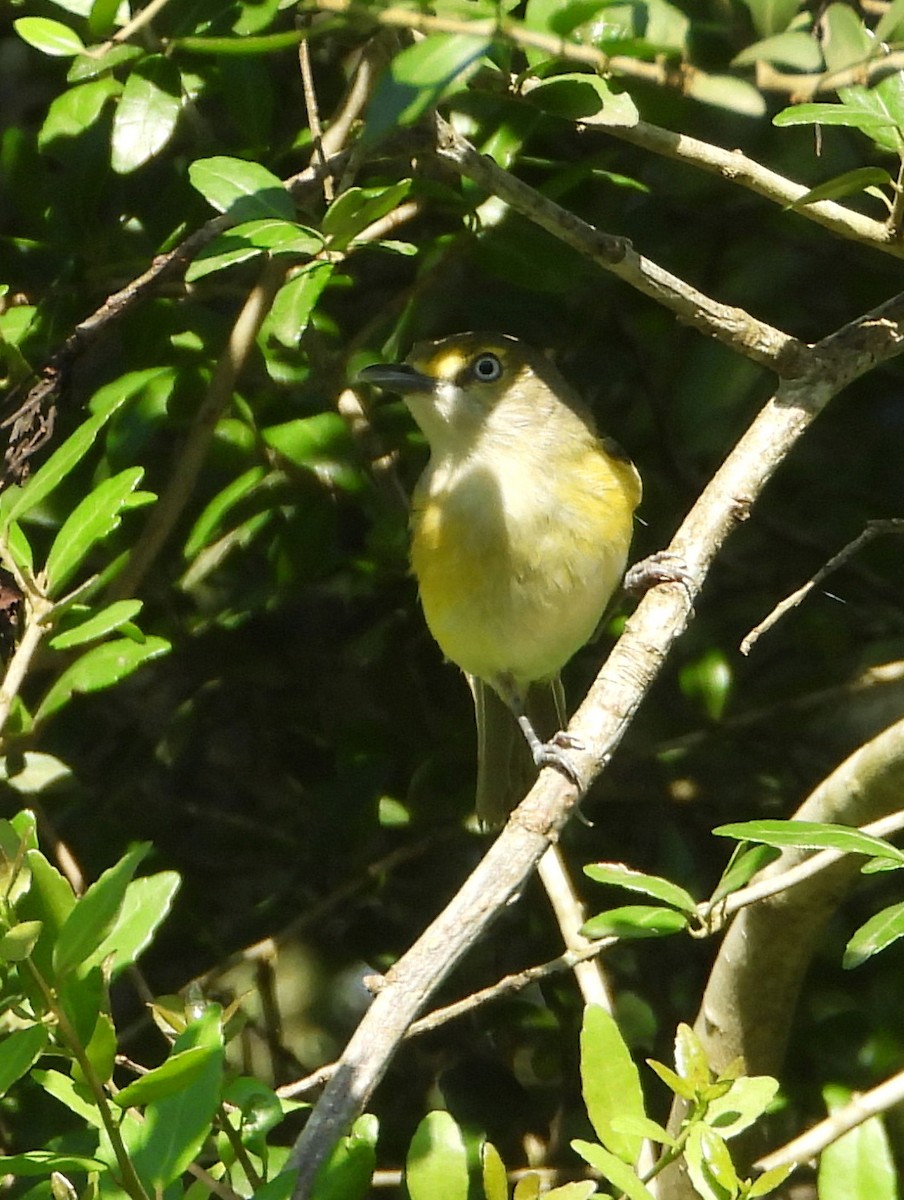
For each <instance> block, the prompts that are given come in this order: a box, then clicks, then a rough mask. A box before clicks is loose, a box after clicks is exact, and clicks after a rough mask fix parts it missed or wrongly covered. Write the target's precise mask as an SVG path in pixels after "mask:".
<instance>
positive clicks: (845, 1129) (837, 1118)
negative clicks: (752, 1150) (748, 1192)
mask: <svg viewBox="0 0 904 1200" xmlns="http://www.w3.org/2000/svg"><path fill="white" fill-rule="evenodd" d="M902 1100H904V1071H899V1072H898V1074H897V1075H892V1076H891V1078H890V1079H886V1080H885V1081H884V1083H880V1084H879V1085H878V1086H877V1087H874V1088H871V1089H870V1090H869V1091H868V1092H864V1093H863V1094H862V1095H860V1096H854V1097H852V1099H851V1100H849V1101H848V1103H847V1104H845V1105H844V1107H843V1108H839V1109H838V1110H837V1111H836V1112H833V1113H832V1114H831V1115H830V1116H828V1117H826V1119H825V1120H824V1121H820V1123H819V1124H818V1125H814V1126H813V1128H812V1129H808V1130H807V1132H806V1133H802V1134H801V1135H800V1137H796V1138H794V1139H793V1140H792V1141H790V1142H788V1143H786V1145H784V1146H781V1147H780V1148H779V1149H778V1150H773V1151H771V1152H770V1153H769V1154H766V1155H764V1156H763V1157H762V1158H761V1159H760V1160H759V1161H758V1162H756V1163H754V1167H755V1169H756V1170H758V1171H770V1170H771V1169H772V1168H773V1167H784V1166H791V1165H794V1166H797V1164H798V1163H805V1162H809V1161H810V1160H811V1159H813V1158H816V1156H817V1155H818V1154H820V1153H821V1152H822V1151H823V1150H825V1148H826V1147H827V1146H831V1145H832V1143H833V1142H837V1141H838V1139H839V1138H840V1137H842V1136H843V1135H844V1134H846V1133H849V1132H850V1130H852V1129H856V1128H857V1126H858V1125H862V1124H863V1122H864V1121H868V1120H869V1119H870V1118H871V1117H878V1116H879V1115H880V1114H881V1113H884V1112H887V1111H888V1110H889V1109H890V1108H893V1107H894V1106H895V1105H896V1104H900V1103H901V1101H902Z"/></svg>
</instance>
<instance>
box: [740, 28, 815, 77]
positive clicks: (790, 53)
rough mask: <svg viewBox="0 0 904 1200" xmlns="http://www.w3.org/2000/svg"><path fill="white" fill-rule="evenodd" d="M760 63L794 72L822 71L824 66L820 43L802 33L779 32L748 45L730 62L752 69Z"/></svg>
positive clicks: (796, 31) (811, 36)
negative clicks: (771, 64) (788, 68)
mask: <svg viewBox="0 0 904 1200" xmlns="http://www.w3.org/2000/svg"><path fill="white" fill-rule="evenodd" d="M758 62H768V63H774V64H776V65H777V66H781V67H790V68H791V69H793V70H795V71H819V70H820V69H821V68H822V65H823V62H822V51H821V50H820V48H819V42H818V41H817V40H816V38H815V37H813V35H812V34H810V33H804V32H803V31H802V30H792V31H790V32H787V33H777V34H774V35H773V36H772V37H767V38H763V40H762V41H759V42H754V43H753V44H752V45H750V46H745V47H744V49H743V50H741V51H740V53H738V54H736V55H735V56H734V58H733V59H732V60H731V65H732V66H733V67H749V66H753V64H754V63H758Z"/></svg>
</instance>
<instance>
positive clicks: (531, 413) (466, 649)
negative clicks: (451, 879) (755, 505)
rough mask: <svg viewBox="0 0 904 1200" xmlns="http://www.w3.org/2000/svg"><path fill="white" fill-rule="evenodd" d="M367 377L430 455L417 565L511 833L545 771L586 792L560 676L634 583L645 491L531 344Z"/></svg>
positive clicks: (457, 351) (431, 347) (489, 800)
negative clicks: (511, 818)
mask: <svg viewBox="0 0 904 1200" xmlns="http://www.w3.org/2000/svg"><path fill="white" fill-rule="evenodd" d="M358 378H359V380H361V381H363V382H366V383H371V384H375V385H376V386H377V387H380V388H383V389H385V390H387V391H392V392H397V393H398V394H399V395H401V396H402V398H403V399H404V401H405V403H406V404H407V406H408V408H409V409H410V411H411V414H412V416H413V417H414V419H415V421H416V422H417V424H418V425H419V426H420V428H421V430H422V432H423V433H424V436H425V437H426V439H427V442H428V444H429V446H430V461H429V462H428V464H427V467H426V469H425V470H424V473H423V474H422V475H421V478H420V480H419V481H418V484H417V486H416V488H415V492H414V497H413V503H412V514H411V564H412V567H413V569H414V574H415V575H416V576H417V581H418V586H419V590H420V597H421V603H422V605H423V609H424V616H425V618H426V620H427V625H428V626H429V629H430V632H431V633H432V634H433V636H434V638H435V639H436V641H437V642H438V643H439V646H440V649H441V650H442V651H443V653H444V654H445V656H446V658H448V659H450V660H451V661H452V662H454V663H456V664H457V665H458V666H459V667H460V668H461V669H462V670H463V671H464V672H465V674H466V675H467V677H468V681H469V683H470V685H471V690H472V692H473V694H474V703H475V708H476V713H477V735H478V736H477V743H478V771H477V813H478V816H479V818H480V820H481V821H482V822H483V823H484V825H487V826H495V825H499V824H501V823H502V822H503V821H505V819H506V818H507V816H508V813H509V811H510V810H511V808H512V807H513V806H514V805H515V804H516V803H517V802H518V801H519V800H520V799H522V798H523V796H524V794H525V792H526V790H527V787H528V785H529V783H530V773H531V771H535V769H536V767H542V766H547V765H553V766H556V767H558V768H559V769H561V770H563V771H564V772H565V774H566V775H568V776H569V777H570V778H572V779H573V780H574V779H575V772H574V768H573V767H572V766H571V763H570V761H569V759H568V755H567V749H568V739H567V738H566V737H564V736H563V735H562V734H561V732H559V733H558V734H555V731H556V730H559V731H561V730H562V728H563V727H564V724H565V712H564V706H563V703H562V690H561V684H560V682H559V672H560V670H561V669H562V667H563V666H564V665H565V664H566V663H567V662H568V660H569V659H570V658H571V657H572V655H573V654H574V653H575V652H576V651H577V650H578V649H579V648H580V647H581V646H583V645H584V644H585V643H586V642H587V641H589V640H590V638H591V637H592V636H593V633H594V631H595V630H596V628H597V626H598V625H599V622H600V619H601V617H602V615H603V611H604V609H605V608H606V605H607V604H608V602H609V599H610V597H611V596H612V594H613V593H614V591H615V590H616V588H617V587H618V585H619V583H620V582H621V579H622V575H623V574H624V570H625V564H626V561H627V556H628V547H629V545H630V542H631V533H632V525H633V514H634V510H635V508H636V507H637V505H638V504H639V503H640V497H641V484H640V476H639V475H638V473H637V471H636V469H635V467H634V466H633V464H632V463H631V462H630V461H629V460H628V459H627V458H626V457H625V455H624V454H623V453H622V451H621V450H620V449H619V447H618V446H617V445H616V443H615V442H613V441H611V440H610V439H608V438H601V437H600V436H598V434H597V432H596V427H595V424H594V421H593V417H592V416H591V414H590V412H589V410H588V409H587V408H586V406H585V405H584V404H583V402H582V401H581V399H580V398H579V397H578V396H577V394H576V393H575V392H574V391H573V389H572V388H571V387H570V386H569V385H568V384H567V383H566V382H565V380H564V379H563V378H562V376H561V375H560V374H559V372H558V371H557V370H556V368H555V367H554V366H553V364H552V363H551V362H550V361H549V359H548V358H547V357H546V356H545V355H543V354H541V353H539V352H537V351H535V350H532V349H531V348H530V347H528V346H526V345H524V343H523V342H520V341H519V340H518V339H517V338H514V337H509V336H507V335H505V334H495V333H461V334H455V335H453V336H451V337H446V338H443V339H442V340H441V341H436V342H426V343H422V344H420V345H418V346H415V348H414V350H413V351H412V352H411V354H410V355H409V357H408V359H407V360H406V361H405V362H403V363H394V364H387V365H375V366H370V367H365V368H364V370H363V371H361V372H360V374H359V376H358ZM544 709H545V711H544ZM511 714H514V717H515V719H516V721H517V724H518V725H520V727H521V730H522V732H523V734H524V739H526V742H525V741H524V740H522V739H521V737H520V736H519V735H518V730H517V727H516V725H515V722H514V721H512V716H511ZM553 734H555V736H550V735H553ZM547 739H549V740H547ZM525 748H529V750H530V758H532V759H533V763H534V764H535V765H534V767H531V762H530V758H529V757H528V756H527V754H526V753H525ZM525 764H526V767H527V770H525Z"/></svg>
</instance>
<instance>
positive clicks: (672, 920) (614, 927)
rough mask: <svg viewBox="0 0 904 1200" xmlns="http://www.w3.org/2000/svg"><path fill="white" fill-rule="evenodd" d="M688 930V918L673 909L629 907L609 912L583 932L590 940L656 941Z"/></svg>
mask: <svg viewBox="0 0 904 1200" xmlns="http://www.w3.org/2000/svg"><path fill="white" fill-rule="evenodd" d="M686 928H687V917H686V916H685V915H684V914H683V913H679V912H676V910H675V909H674V908H656V907H655V906H653V905H645V904H626V905H624V906H623V907H622V908H610V909H609V910H608V911H607V912H602V913H597V914H596V915H595V916H593V917H591V918H590V920H589V921H585V922H584V925H583V927H582V930H581V932H582V933H583V934H584V936H585V937H588V938H603V937H618V938H626V939H627V938H653V937H669V936H670V935H671V934H673V933H679V932H680V931H681V930H682V929H686Z"/></svg>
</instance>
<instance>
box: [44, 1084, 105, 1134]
mask: <svg viewBox="0 0 904 1200" xmlns="http://www.w3.org/2000/svg"><path fill="white" fill-rule="evenodd" d="M31 1078H32V1079H33V1080H34V1081H35V1083H37V1084H39V1085H40V1086H41V1087H42V1088H43V1089H44V1091H45V1092H46V1093H47V1095H48V1096H52V1097H53V1098H54V1100H58V1101H59V1102H60V1104H65V1106H66V1107H67V1108H68V1109H69V1110H70V1111H71V1112H73V1113H75V1115H76V1116H77V1117H79V1118H80V1119H81V1120H82V1121H84V1122H85V1123H86V1125H88V1126H89V1127H92V1128H94V1129H103V1125H104V1123H103V1118H102V1117H101V1115H100V1112H99V1110H98V1108H97V1106H96V1105H94V1104H91V1103H89V1101H87V1100H86V1099H85V1097H84V1094H83V1093H82V1092H81V1091H80V1090H78V1089H77V1088H76V1086H75V1083H74V1082H73V1079H72V1076H71V1075H64V1074H63V1073H62V1071H37V1070H35V1071H32V1073H31Z"/></svg>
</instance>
